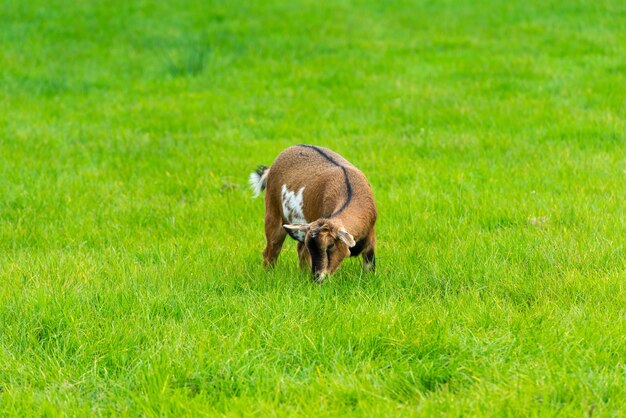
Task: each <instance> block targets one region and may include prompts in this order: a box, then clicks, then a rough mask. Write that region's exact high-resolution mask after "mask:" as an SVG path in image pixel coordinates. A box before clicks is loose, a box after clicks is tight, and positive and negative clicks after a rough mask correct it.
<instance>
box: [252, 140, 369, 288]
mask: <svg viewBox="0 0 626 418" xmlns="http://www.w3.org/2000/svg"><path fill="white" fill-rule="evenodd" d="M250 185H251V186H252V188H253V190H254V191H255V194H256V196H258V195H259V194H260V193H261V192H262V191H263V190H264V189H267V191H266V193H265V238H266V241H267V245H266V247H265V250H264V251H263V264H264V265H265V266H272V265H273V264H274V263H275V262H276V259H277V258H278V255H279V254H280V250H281V248H282V245H283V242H284V240H285V237H286V235H287V234H289V235H290V236H291V237H292V238H293V239H295V240H297V241H298V258H299V259H300V266H301V267H302V268H310V269H311V272H312V274H313V277H314V278H315V280H316V281H317V282H320V283H321V282H322V281H323V280H324V278H325V277H326V276H327V275H328V276H330V275H331V274H333V273H334V272H335V271H336V270H337V268H339V265H340V264H341V262H342V261H343V259H344V258H346V257H348V256H357V255H359V254H362V255H363V268H364V269H365V270H366V271H375V269H376V261H375V257H374V251H375V247H376V233H375V231H374V225H375V223H376V217H377V210H376V204H375V203H374V196H373V194H372V189H371V188H370V185H369V184H368V182H367V179H366V178H365V175H363V173H361V171H359V169H357V168H356V167H354V166H353V165H352V164H350V162H348V161H347V160H346V159H345V158H343V157H342V156H341V155H339V154H337V153H336V152H333V151H331V150H330V149H328V148H322V147H317V146H312V145H297V146H293V147H289V148H287V149H286V150H284V151H283V152H281V153H280V154H279V155H278V157H276V160H275V161H274V164H272V166H271V167H269V168H268V167H263V166H261V167H259V169H257V171H255V172H253V173H252V174H250Z"/></svg>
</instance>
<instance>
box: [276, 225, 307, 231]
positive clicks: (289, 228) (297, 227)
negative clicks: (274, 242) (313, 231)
mask: <svg viewBox="0 0 626 418" xmlns="http://www.w3.org/2000/svg"><path fill="white" fill-rule="evenodd" d="M310 226H311V224H306V225H298V224H290V225H288V224H285V225H283V228H285V229H286V230H287V231H304V232H306V231H308V230H309V227H310Z"/></svg>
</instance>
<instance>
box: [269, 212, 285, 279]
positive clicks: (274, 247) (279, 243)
mask: <svg viewBox="0 0 626 418" xmlns="http://www.w3.org/2000/svg"><path fill="white" fill-rule="evenodd" d="M286 236H287V232H285V229H284V228H283V224H282V217H281V216H280V215H279V214H274V213H272V211H268V210H267V209H266V213H265V241H266V245H265V250H263V265H264V266H265V267H273V266H274V264H275V263H276V259H277V258H278V255H279V254H280V250H281V249H282V247H283V242H285V237H286Z"/></svg>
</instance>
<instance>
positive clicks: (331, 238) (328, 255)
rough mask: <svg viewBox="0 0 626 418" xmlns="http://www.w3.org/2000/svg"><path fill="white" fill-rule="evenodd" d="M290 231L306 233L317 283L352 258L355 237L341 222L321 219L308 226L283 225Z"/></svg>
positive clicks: (306, 243) (306, 241)
mask: <svg viewBox="0 0 626 418" xmlns="http://www.w3.org/2000/svg"><path fill="white" fill-rule="evenodd" d="M283 227H284V228H285V229H286V230H288V231H303V232H305V234H306V235H305V237H304V245H305V247H306V249H307V251H308V252H309V255H310V256H311V272H312V274H313V277H314V278H315V280H316V281H318V282H322V281H323V280H324V278H325V277H326V276H327V275H329V276H330V275H331V274H333V273H334V272H335V271H336V270H337V269H338V268H339V265H340V264H341V262H342V261H343V259H344V258H346V257H348V256H350V248H352V247H354V246H355V245H356V243H355V242H354V237H353V236H352V235H350V234H349V233H348V231H346V229H345V228H344V227H343V224H342V223H341V222H340V221H337V220H333V219H326V218H321V219H318V220H317V221H315V222H312V223H310V224H308V225H283Z"/></svg>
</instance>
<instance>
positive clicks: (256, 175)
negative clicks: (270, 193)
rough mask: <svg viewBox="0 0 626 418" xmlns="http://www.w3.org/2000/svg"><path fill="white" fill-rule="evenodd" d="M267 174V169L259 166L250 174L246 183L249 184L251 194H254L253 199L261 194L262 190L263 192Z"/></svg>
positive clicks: (268, 170)
mask: <svg viewBox="0 0 626 418" xmlns="http://www.w3.org/2000/svg"><path fill="white" fill-rule="evenodd" d="M269 172H270V169H269V167H265V166H264V165H261V166H259V168H257V169H256V170H254V171H253V172H252V173H250V177H249V180H248V181H249V182H250V188H251V189H252V192H254V197H257V196H258V195H260V194H261V192H262V191H263V190H265V185H266V183H267V174H268V173H269Z"/></svg>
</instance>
